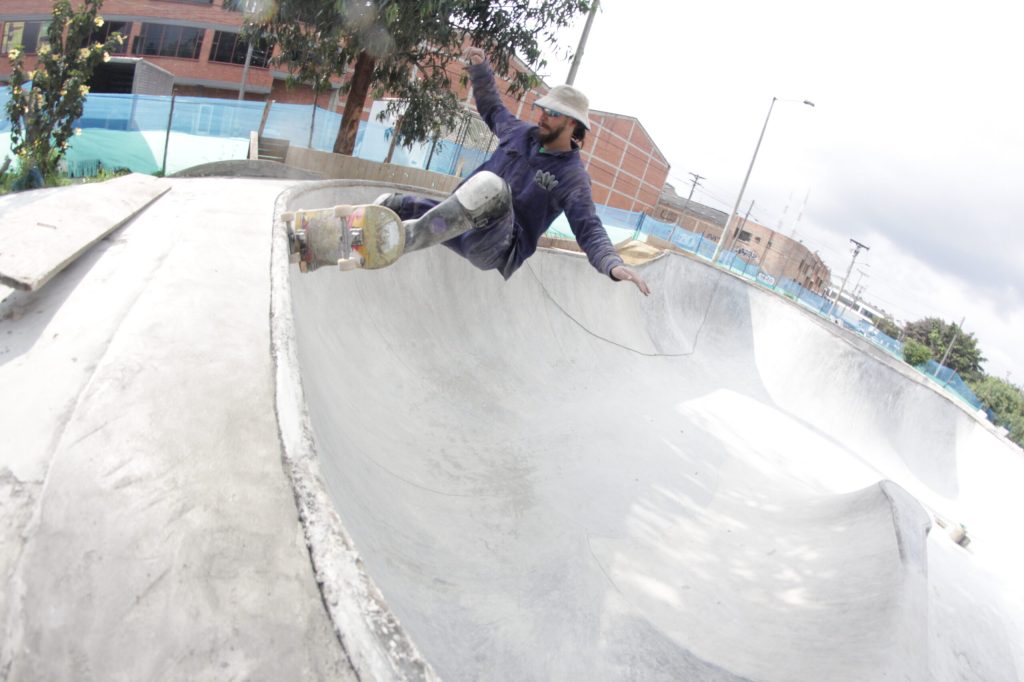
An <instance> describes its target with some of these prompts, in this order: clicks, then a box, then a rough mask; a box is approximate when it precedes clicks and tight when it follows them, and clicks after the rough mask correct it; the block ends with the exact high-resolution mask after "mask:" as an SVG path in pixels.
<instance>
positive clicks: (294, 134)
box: [0, 88, 994, 418]
mask: <svg viewBox="0 0 1024 682" xmlns="http://www.w3.org/2000/svg"><path fill="white" fill-rule="evenodd" d="M9 98H10V90H9V89H8V88H0V161H2V158H3V156H5V155H12V154H10V152H9V135H10V121H9V120H8V119H7V117H6V104H7V101H8V100H9ZM265 106H266V105H265V103H263V102H247V101H237V100H223V99H209V98H201V97H174V98H173V99H172V98H170V97H154V96H146V95H104V94H90V95H89V96H88V97H87V98H86V101H85V110H84V112H83V114H82V116H81V118H80V119H79V120H78V121H77V122H76V126H77V127H78V128H81V131H82V132H81V135H78V136H76V137H75V138H74V139H73V140H72V142H71V146H70V149H69V152H68V154H67V156H66V158H65V162H66V164H67V172H68V174H69V175H71V176H88V175H95V174H96V173H97V172H98V171H99V170H100V169H102V168H107V169H116V168H127V169H129V170H132V171H136V172H142V173H155V172H158V171H161V170H163V171H166V172H167V173H173V172H175V171H177V170H181V169H184V168H188V167H191V166H194V165H198V164H200V163H206V162H209V161H222V160H228V159H244V158H246V156H247V154H248V144H249V134H250V132H251V131H254V130H258V129H259V127H260V122H261V120H262V118H263V112H264V108H265ZM380 106H381V103H378V106H377V108H376V109H375V111H379V110H380V108H379V107H380ZM340 126H341V115H340V114H337V113H335V112H332V111H328V110H326V109H323V108H319V107H317V108H314V107H311V106H308V105H299V104H277V103H274V104H273V105H272V106H271V107H270V111H269V113H268V117H267V121H266V126H265V128H264V135H265V136H266V137H273V138H280V139H286V140H288V141H289V142H290V143H291V144H293V145H296V146H300V147H311V148H313V149H318V150H320V151H330V150H331V149H332V148H333V145H334V140H335V138H336V137H337V134H338V130H339V128H340ZM393 134H394V129H393V127H392V126H389V125H387V124H385V123H381V122H378V121H377V120H376V119H375V117H373V116H371V120H370V121H366V122H363V123H361V124H360V127H359V131H358V133H357V137H356V146H355V155H356V156H359V157H360V158H364V159H369V160H373V161H383V160H384V159H385V158H386V156H387V153H388V150H389V148H390V146H391V138H392V135H393ZM493 144H494V139H493V136H490V134H489V132H488V131H487V130H486V127H485V126H483V123H482V122H481V121H480V120H479V119H477V118H473V117H467V118H466V119H464V120H463V121H462V122H461V123H460V125H459V126H458V128H457V129H456V130H454V131H452V132H451V134H450V135H449V136H447V137H446V139H443V140H437V141H436V142H430V143H424V144H419V145H414V146H412V147H410V148H402V147H397V148H396V149H395V150H394V156H393V158H392V162H393V163H395V164H399V165H404V166H411V167H416V168H424V169H429V170H433V171H437V172H440V173H444V174H447V175H459V176H462V177H465V176H467V175H469V173H471V172H472V171H473V170H475V169H476V168H477V166H479V165H480V164H481V163H483V162H484V161H485V160H486V159H487V158H488V156H489V155H490V152H491V150H492V148H493ZM12 156H13V155H12ZM597 212H598V215H599V217H600V218H601V220H602V222H603V223H604V224H605V228H606V229H607V230H608V233H609V235H610V236H611V238H612V240H613V241H614V242H621V241H623V240H625V239H629V238H633V239H642V238H643V237H644V236H645V235H651V236H653V237H656V238H658V239H660V240H662V241H666V242H669V243H671V244H674V245H675V246H677V247H678V248H680V249H682V250H684V251H688V252H690V253H693V254H695V255H698V256H700V257H703V258H706V259H710V258H711V257H712V255H713V254H714V251H715V246H716V242H715V241H714V240H711V239H708V238H706V237H705V236H704V235H703V234H698V233H693V232H690V231H689V230H686V229H684V228H682V227H680V226H678V225H675V224H672V223H663V222H660V221H658V220H655V219H653V218H651V217H650V216H647V215H645V214H643V213H637V212H632V211H625V210H622V209H617V208H611V207H609V206H598V207H597ZM549 232H550V234H552V235H553V236H557V237H565V238H572V231H571V230H570V228H569V225H568V223H567V221H566V220H565V217H564V215H563V216H560V217H559V219H558V220H556V221H555V223H554V224H553V225H552V226H551V230H550V231H549ZM718 263H719V265H721V266H722V267H724V268H726V269H728V270H729V271H731V272H733V273H735V274H737V275H739V276H741V277H744V278H746V279H748V280H750V281H751V282H753V283H756V284H757V285H759V286H762V287H765V288H768V289H771V290H773V291H775V292H777V293H779V294H780V295H783V296H786V297H787V298H789V299H791V300H793V301H795V302H796V303H798V304H800V305H802V306H804V307H806V308H808V309H809V310H812V311H814V312H816V313H818V314H820V315H825V316H829V317H830V318H831V319H834V320H835V321H836V322H838V323H840V324H842V325H843V326H844V327H845V328H847V329H849V330H850V331H853V332H856V333H858V334H861V335H863V336H864V337H865V338H867V339H869V340H871V341H872V342H873V343H875V344H876V345H878V346H879V347H881V348H883V349H885V350H886V351H888V352H889V353H891V354H892V355H893V356H895V357H897V358H900V359H901V360H902V358H903V344H902V343H901V342H899V341H897V340H896V339H893V338H891V337H889V336H886V335H885V334H883V333H882V332H881V331H879V330H878V329H876V328H875V327H873V326H872V325H870V324H869V323H867V322H866V321H864V320H863V319H861V318H859V317H856V318H854V317H852V316H851V315H850V313H849V312H848V311H845V310H844V311H841V312H838V314H837V311H833V310H832V309H831V308H832V303H831V301H829V300H828V299H826V298H824V297H822V296H820V295H818V294H816V293H814V292H813V291H810V290H808V289H805V288H804V287H803V286H801V285H800V284H799V283H797V282H795V281H793V280H791V279H788V278H784V277H776V276H775V275H773V274H772V273H769V272H765V271H763V270H762V269H761V268H760V267H759V266H758V264H757V263H755V262H753V261H751V260H749V259H747V258H745V257H743V255H741V254H740V253H738V252H734V251H724V252H722V253H720V254H719V260H718ZM919 369H920V370H921V371H922V372H923V373H924V374H925V376H927V377H929V378H930V379H932V380H933V381H935V382H936V383H937V384H939V385H941V386H942V387H943V388H944V389H946V390H948V391H950V392H951V393H953V394H954V395H956V396H958V397H959V398H961V399H962V400H963V401H964V402H966V403H967V404H969V405H971V406H972V407H974V408H977V409H983V408H982V403H981V401H980V400H979V399H978V397H977V396H976V395H975V394H974V392H973V391H971V389H970V388H969V387H968V386H967V384H966V383H964V381H963V380H962V379H961V377H960V376H959V375H958V374H957V373H956V372H955V371H953V370H952V369H949V368H948V367H943V366H941V365H939V364H938V363H937V362H935V361H934V360H932V361H929V362H928V363H927V365H925V366H922V367H920V368H919ZM989 416H990V418H993V416H994V415H992V414H991V413H989Z"/></svg>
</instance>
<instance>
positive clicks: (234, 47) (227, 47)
mask: <svg viewBox="0 0 1024 682" xmlns="http://www.w3.org/2000/svg"><path fill="white" fill-rule="evenodd" d="M248 49H249V41H247V40H246V39H245V38H242V37H241V36H240V35H238V34H237V33H229V32H227V31H217V32H215V33H214V34H213V45H212V46H211V48H210V61H211V62H224V63H226V64H245V55H246V52H247V51H248ZM270 53H271V50H270V48H269V47H267V46H266V44H265V43H262V42H260V43H257V44H255V45H253V50H252V61H251V62H250V64H251V65H252V66H256V67H259V68H261V69H265V68H267V67H268V66H269V65H270Z"/></svg>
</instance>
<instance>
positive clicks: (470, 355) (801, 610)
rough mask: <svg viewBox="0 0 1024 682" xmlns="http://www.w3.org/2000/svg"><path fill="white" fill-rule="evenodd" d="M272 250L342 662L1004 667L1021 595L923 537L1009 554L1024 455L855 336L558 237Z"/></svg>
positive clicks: (703, 281) (281, 368)
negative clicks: (378, 260) (574, 250)
mask: <svg viewBox="0 0 1024 682" xmlns="http://www.w3.org/2000/svg"><path fill="white" fill-rule="evenodd" d="M380 191H381V188H379V187H368V186H358V185H352V184H351V183H348V184H346V183H325V184H324V183H322V184H318V185H312V186H308V187H304V188H302V189H299V190H293V191H292V192H290V193H288V194H286V195H284V196H283V198H282V199H281V200H279V202H278V211H281V210H286V209H291V208H295V207H299V206H305V207H310V206H324V205H330V204H334V203H360V202H365V201H368V200H370V199H371V198H372V197H373V196H376V194H378V193H379V192H380ZM283 249H284V242H283V236H282V234H281V232H280V225H278V234H277V236H276V242H275V252H276V253H275V262H274V267H275V276H276V278H277V279H276V283H275V308H274V315H275V325H276V328H277V330H276V332H275V352H276V353H277V355H278V380H279V399H278V410H279V418H281V420H282V434H283V439H284V442H285V447H286V450H287V451H288V452H289V456H290V462H291V466H292V474H293V480H295V481H296V485H297V486H298V488H299V499H300V508H301V510H302V513H303V515H304V519H305V522H306V526H307V539H308V540H309V542H310V544H311V549H312V551H313V555H314V562H315V563H316V564H317V565H318V571H319V577H320V578H321V582H322V584H323V586H324V589H325V595H326V596H327V602H328V604H329V606H331V607H332V609H333V610H332V613H333V614H334V617H335V622H336V624H337V625H338V628H339V631H340V632H341V637H342V640H343V642H344V643H345V645H346V649H347V651H349V653H350V655H351V656H352V657H353V658H354V659H356V667H357V669H360V667H361V665H362V669H363V670H364V671H368V672H370V673H371V674H374V675H386V676H389V677H394V678H406V679H416V678H427V679H429V678H432V677H433V676H434V675H435V674H436V675H438V676H440V677H441V678H443V679H450V680H461V679H481V680H484V679H486V680H624V679H630V680H634V679H635V680H745V679H749V680H851V681H852V680H883V679H889V680H931V679H1006V680H1013V679H1018V675H1017V671H1018V670H1020V669H1021V667H1020V666H1021V664H1022V658H1021V653H1020V647H1019V644H1017V643H1016V642H1018V641H1019V639H1017V638H1016V637H1015V634H1014V633H1016V632H1017V630H1016V629H1015V628H1017V627H1018V625H1017V623H1018V620H1017V619H1018V618H1019V613H1020V612H1019V611H1017V610H1016V609H1018V608H1019V604H1018V602H1017V601H1016V599H1017V597H1016V596H1012V597H1009V596H1007V593H1006V592H1002V596H1000V597H995V596H994V594H999V590H998V589H997V588H993V590H994V592H989V591H988V589H987V588H985V589H983V588H981V587H979V588H978V589H974V587H973V586H974V585H975V584H978V585H980V584H988V585H996V584H998V583H994V582H992V581H993V580H994V578H992V577H991V576H992V575H993V574H990V573H988V572H986V571H983V570H982V569H981V568H979V567H978V566H977V565H976V564H975V562H974V561H973V558H972V557H969V556H968V555H967V554H966V553H965V552H964V551H963V550H962V549H961V548H959V547H956V546H953V545H952V544H951V543H950V542H949V541H948V539H946V538H945V537H944V536H942V535H941V534H939V537H935V536H936V533H932V534H931V537H929V534H928V533H929V528H930V527H931V514H935V513H941V514H943V515H946V516H947V517H949V518H953V519H956V520H958V521H962V522H965V523H968V525H969V526H970V527H971V530H972V533H974V534H975V536H976V538H977V542H978V543H979V544H981V545H983V546H984V547H987V548H989V549H990V550H992V556H995V557H998V560H997V561H994V564H995V565H997V566H1002V567H1003V568H1006V567H1008V566H1013V565H1016V564H1012V563H1010V562H1012V561H1015V560H1017V559H1018V558H1019V557H1017V555H1016V554H1014V553H1013V552H1009V553H1007V552H1003V553H1000V550H999V548H1002V547H1005V546H1006V544H1007V543H1010V542H1015V540H1012V537H1013V524H1014V523H1015V521H1012V520H1011V519H1019V518H1020V511H1021V510H1020V505H1019V503H1018V502H1016V496H1014V495H1012V494H1009V493H1010V491H1011V490H1012V489H1013V488H1014V487H1015V486H1016V487H1017V488H1018V489H1019V486H1020V485H1021V483H1022V482H1024V474H1022V470H1021V458H1020V452H1019V450H1017V449H1015V448H1014V447H1012V446H1010V445H1008V444H1007V443H1006V442H1005V441H1003V440H1000V439H999V438H998V437H997V436H996V435H995V434H994V433H993V432H992V431H991V430H990V429H989V428H988V427H987V425H986V424H984V423H983V422H982V421H980V420H978V419H976V418H975V416H973V415H970V414H968V413H966V412H965V411H964V410H963V409H962V408H961V407H960V406H958V405H956V404H954V403H952V402H951V401H950V400H949V399H948V398H947V397H945V396H943V395H940V394H939V393H938V392H936V391H935V390H934V389H933V388H932V387H931V386H929V385H927V384H926V383H925V382H924V381H923V380H921V379H919V378H917V377H916V375H915V374H914V373H913V372H912V371H910V370H909V369H907V368H905V367H904V366H902V365H901V363H898V362H896V361H895V360H892V359H891V358H889V357H888V356H885V355H884V354H883V353H882V352H881V351H877V350H875V349H873V348H872V347H870V346H869V345H868V344H867V343H866V342H862V341H861V340H859V339H855V338H853V337H851V336H849V335H848V334H846V333H845V332H843V331H842V330H839V329H837V328H834V327H832V326H831V325H829V324H828V323H826V322H823V321H821V320H819V319H817V318H814V317H813V316H811V315H809V314H808V313H806V312H805V311H803V310H801V309H799V307H797V306H796V305H795V304H793V303H791V302H789V301H787V300H785V299H782V298H781V297H778V296H776V295H774V294H772V293H769V292H765V291H762V290H760V289H758V288H756V287H752V286H751V285H749V284H747V283H745V282H743V281H740V280H738V279H736V278H734V277H732V276H730V275H727V274H724V273H722V272H720V271H717V270H714V269H712V268H710V267H708V266H707V265H706V264H703V263H700V262H696V261H694V260H691V259H688V258H684V257H680V256H676V255H669V256H665V257H662V258H659V259H657V260H655V261H653V262H651V263H649V264H647V265H644V266H641V267H642V272H643V275H644V276H645V278H647V279H648V281H649V283H650V284H651V287H652V289H653V290H654V295H652V296H651V297H650V298H646V299H645V298H643V297H642V296H640V295H639V294H638V292H637V291H636V290H635V288H634V287H632V286H627V285H623V284H616V283H613V282H611V281H610V280H608V279H606V278H603V277H601V276H600V275H598V274H597V273H596V272H595V271H593V270H592V269H591V268H590V266H589V265H588V264H587V262H586V260H585V259H584V258H583V257H582V256H579V255H575V254H568V253H564V252H555V251H541V252H538V254H537V255H536V256H535V257H533V258H531V259H530V261H528V263H527V264H526V266H524V268H523V269H522V270H521V271H520V272H518V273H517V274H516V275H515V276H514V277H513V278H512V279H511V280H510V281H509V282H507V283H506V282H503V281H502V279H501V277H500V276H498V275H497V274H495V273H485V272H479V271H476V270H475V269H473V268H472V267H471V266H469V265H468V264H467V263H466V262H464V261H463V260H462V259H460V258H459V257H458V256H456V255H454V254H453V253H451V252H449V251H448V250H446V249H444V248H440V247H439V248H434V249H429V250H427V251H424V252H419V253H414V254H409V255H407V256H406V257H403V259H402V260H401V261H400V262H399V263H398V264H396V265H395V266H393V267H390V268H387V269H385V270H381V271H375V272H351V273H339V272H336V271H331V270H321V271H317V272H315V273H312V274H309V275H299V273H298V270H297V268H295V267H294V266H292V267H291V268H290V269H289V268H288V266H287V264H286V262H285V255H284V252H283ZM321 479H322V481H323V485H324V489H323V490H321V489H320V488H319V484H320V480H321ZM934 547H939V550H934V549H930V548H934ZM935 551H938V552H939V553H940V554H941V557H942V564H941V573H942V581H943V583H942V585H941V586H940V585H939V584H937V583H934V582H932V581H931V580H930V578H929V563H930V561H931V557H932V554H933V553H934V552H935ZM1011 574H1012V573H1007V575H1011ZM953 584H955V585H956V588H955V589H954V588H953V587H952V585H953ZM940 587H941V589H940ZM983 593H984V594H983ZM987 599H991V602H989V601H986V600H987ZM972 600H975V601H974V603H973V604H972ZM1000 600H1002V603H1001V604H1000V603H996V602H998V601H1000ZM981 604H984V607H983V608H982V606H981ZM961 609H970V610H972V612H974V613H975V614H976V615H975V617H974V620H973V621H972V622H973V626H972V627H973V631H970V632H965V631H963V630H962V629H961V628H960V627H959V626H958V624H957V622H956V618H954V617H950V616H949V614H950V613H951V612H952V613H955V612H958V611H959V610H961ZM339 621H344V622H339ZM381 632H384V634H383V635H381V634H380V633H381ZM389 651H398V652H399V654H398V656H397V657H394V656H391V655H390V654H389V653H388V652H389ZM359 652H363V653H362V654H360V653H359ZM359 660H364V663H363V664H360V663H359V662H358V661H359ZM979 671H981V673H984V674H983V675H982V676H981V677H977V675H979V674H981V673H980V672H979Z"/></svg>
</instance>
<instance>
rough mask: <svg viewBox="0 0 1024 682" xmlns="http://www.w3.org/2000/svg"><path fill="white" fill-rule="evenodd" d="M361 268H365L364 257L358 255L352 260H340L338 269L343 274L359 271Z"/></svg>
mask: <svg viewBox="0 0 1024 682" xmlns="http://www.w3.org/2000/svg"><path fill="white" fill-rule="evenodd" d="M361 267H363V257H362V256H360V255H359V254H356V255H354V256H352V257H351V258H341V259H339V260H338V269H339V270H341V271H343V272H345V271H348V270H358V269H359V268H361Z"/></svg>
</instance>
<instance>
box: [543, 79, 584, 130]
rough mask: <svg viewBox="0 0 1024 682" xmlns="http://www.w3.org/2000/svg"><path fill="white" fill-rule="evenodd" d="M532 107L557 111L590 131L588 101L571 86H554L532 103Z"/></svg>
mask: <svg viewBox="0 0 1024 682" xmlns="http://www.w3.org/2000/svg"><path fill="white" fill-rule="evenodd" d="M534 106H538V107H544V108H546V109H551V110H552V111H557V112H558V113H560V114H562V115H563V116H568V117H569V118H574V119H576V120H577V121H579V122H580V123H582V124H583V127H584V128H586V129H587V130H590V101H589V100H588V99H587V96H586V95H584V94H583V93H582V92H580V91H579V90H577V89H576V88H574V87H572V86H571V85H556V86H555V87H553V88H551V90H550V91H548V94H546V95H544V96H543V97H541V98H540V99H539V100H537V101H536V102H535V103H534Z"/></svg>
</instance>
